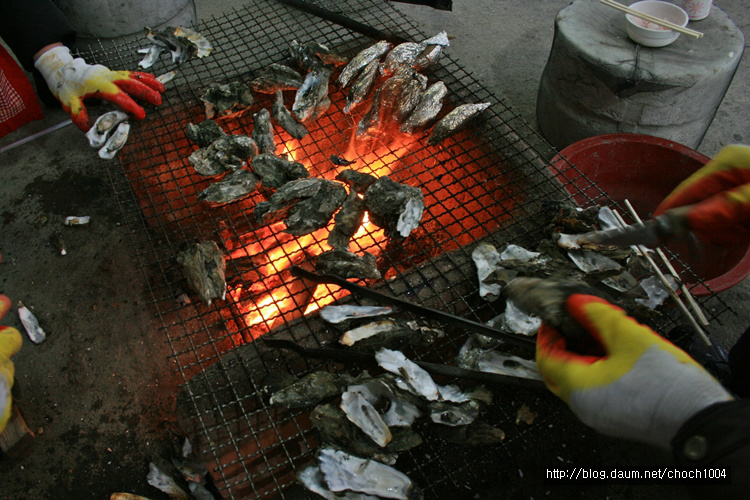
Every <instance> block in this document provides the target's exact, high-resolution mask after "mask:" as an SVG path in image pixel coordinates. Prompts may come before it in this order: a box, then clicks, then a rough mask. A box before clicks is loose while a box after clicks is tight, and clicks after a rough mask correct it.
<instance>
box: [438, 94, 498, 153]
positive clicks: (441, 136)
mask: <svg viewBox="0 0 750 500" xmlns="http://www.w3.org/2000/svg"><path fill="white" fill-rule="evenodd" d="M489 107H490V103H489V102H481V103H477V104H461V105H460V106H458V107H456V108H455V109H453V110H451V111H450V112H449V113H448V114H447V115H445V116H444V117H442V118H441V119H440V120H439V121H438V122H437V123H436V124H435V126H434V127H433V128H432V132H431V133H430V137H429V138H428V139H427V144H428V145H430V146H434V145H436V144H439V143H441V142H443V140H445V139H446V138H447V137H449V136H451V135H453V134H454V133H456V132H457V131H459V130H460V129H461V128H462V127H463V126H464V125H466V124H467V123H468V122H469V121H470V120H471V119H472V118H474V117H475V116H477V115H478V114H479V113H481V112H482V111H484V110H485V109H487V108H489Z"/></svg>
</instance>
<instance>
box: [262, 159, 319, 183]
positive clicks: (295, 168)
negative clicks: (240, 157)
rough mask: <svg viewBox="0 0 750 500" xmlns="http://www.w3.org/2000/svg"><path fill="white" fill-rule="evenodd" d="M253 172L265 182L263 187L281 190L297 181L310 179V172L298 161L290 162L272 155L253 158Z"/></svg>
mask: <svg viewBox="0 0 750 500" xmlns="http://www.w3.org/2000/svg"><path fill="white" fill-rule="evenodd" d="M252 167H253V171H254V172H255V173H256V174H258V176H259V177H260V178H261V179H262V181H263V187H267V188H280V187H281V186H283V185H284V184H286V183H287V182H290V181H293V180H295V179H304V178H306V177H310V172H308V171H307V169H306V168H305V166H304V165H303V164H302V163H300V162H297V161H290V160H286V159H284V158H281V157H280V156H276V155H274V154H270V153H261V154H259V155H257V156H255V157H253V161H252Z"/></svg>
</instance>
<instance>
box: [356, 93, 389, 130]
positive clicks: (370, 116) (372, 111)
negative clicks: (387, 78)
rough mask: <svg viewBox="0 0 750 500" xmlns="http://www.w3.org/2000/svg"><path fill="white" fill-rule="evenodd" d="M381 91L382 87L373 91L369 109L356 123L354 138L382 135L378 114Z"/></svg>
mask: <svg viewBox="0 0 750 500" xmlns="http://www.w3.org/2000/svg"><path fill="white" fill-rule="evenodd" d="M382 91H383V87H382V86H381V87H378V88H376V89H375V93H374V94H373V96H372V102H371V103H370V108H369V109H368V110H367V112H366V113H365V114H364V115H362V118H361V119H360V120H359V123H357V131H356V137H357V139H359V140H364V139H371V138H375V137H378V136H379V135H381V134H382V130H381V123H382V121H383V120H382V118H383V117H382V114H381V112H380V96H381V94H382Z"/></svg>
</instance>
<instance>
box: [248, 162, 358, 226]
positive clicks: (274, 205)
mask: <svg viewBox="0 0 750 500" xmlns="http://www.w3.org/2000/svg"><path fill="white" fill-rule="evenodd" d="M345 198H346V189H345V188H344V186H342V185H341V184H339V183H337V182H333V181H329V180H326V179H321V178H318V177H308V178H305V179H295V180H293V181H290V182H287V183H286V184H284V185H283V186H281V187H280V188H279V190H278V191H276V192H275V193H274V194H273V196H271V198H270V199H269V200H268V201H263V202H260V203H258V204H257V205H256V207H255V218H256V219H257V220H258V222H260V223H262V224H268V223H271V222H275V221H278V220H281V219H284V222H285V223H286V226H287V228H286V229H285V232H287V233H289V234H293V235H295V236H300V235H302V234H308V233H311V232H313V231H315V230H317V229H320V228H322V227H325V226H326V224H328V221H330V220H331V217H333V214H334V212H336V210H338V209H339V207H341V204H342V203H343V202H344V199H345Z"/></svg>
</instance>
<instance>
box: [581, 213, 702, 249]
mask: <svg viewBox="0 0 750 500" xmlns="http://www.w3.org/2000/svg"><path fill="white" fill-rule="evenodd" d="M689 210H690V206H687V207H680V208H675V209H672V210H667V211H666V212H664V213H663V214H661V215H659V216H657V217H654V218H653V219H650V220H647V221H645V222H641V223H638V224H634V225H631V226H624V227H619V228H615V229H608V230H606V231H592V232H590V233H586V234H583V235H581V236H580V237H578V238H577V242H578V243H579V244H580V243H595V244H601V245H617V246H631V245H643V246H646V247H649V248H655V247H658V246H661V245H663V244H665V243H667V242H668V241H670V240H673V239H684V238H687V237H688V236H689V235H690V234H691V233H690V225H689V224H688V219H687V213H688V211H689Z"/></svg>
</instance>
